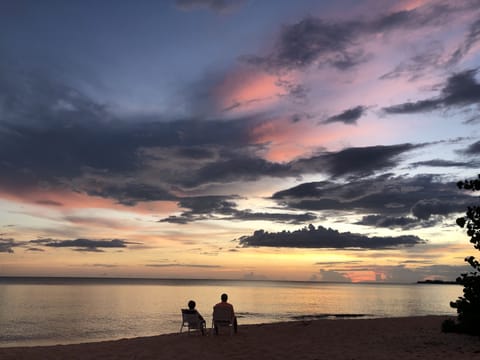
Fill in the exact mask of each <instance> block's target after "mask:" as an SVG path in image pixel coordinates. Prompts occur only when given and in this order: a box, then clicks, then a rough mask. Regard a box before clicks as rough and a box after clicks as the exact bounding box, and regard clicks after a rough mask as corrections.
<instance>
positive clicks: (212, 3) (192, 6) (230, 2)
mask: <svg viewBox="0 0 480 360" xmlns="http://www.w3.org/2000/svg"><path fill="white" fill-rule="evenodd" d="M244 2H245V0H175V5H176V6H177V8H179V9H181V10H186V11H190V10H196V9H201V8H205V9H210V10H213V11H215V12H225V11H230V10H233V9H236V8H238V7H239V6H241V5H242V4H243V3H244Z"/></svg>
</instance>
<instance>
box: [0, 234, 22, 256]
mask: <svg viewBox="0 0 480 360" xmlns="http://www.w3.org/2000/svg"><path fill="white" fill-rule="evenodd" d="M19 245H20V244H18V243H16V242H15V241H14V240H13V239H4V238H0V253H10V254H13V252H14V251H13V248H14V247H16V246H19Z"/></svg>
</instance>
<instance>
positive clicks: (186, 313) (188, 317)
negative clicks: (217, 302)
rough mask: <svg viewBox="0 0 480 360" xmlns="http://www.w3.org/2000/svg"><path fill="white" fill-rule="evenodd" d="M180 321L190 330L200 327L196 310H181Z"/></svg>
mask: <svg viewBox="0 0 480 360" xmlns="http://www.w3.org/2000/svg"><path fill="white" fill-rule="evenodd" d="M182 320H183V322H184V323H187V324H188V325H189V326H190V327H191V328H194V327H198V326H200V317H199V316H198V312H197V311H196V310H190V309H182Z"/></svg>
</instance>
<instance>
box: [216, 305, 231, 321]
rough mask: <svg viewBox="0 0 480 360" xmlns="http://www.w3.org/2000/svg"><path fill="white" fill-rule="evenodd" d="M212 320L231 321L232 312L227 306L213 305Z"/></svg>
mask: <svg viewBox="0 0 480 360" xmlns="http://www.w3.org/2000/svg"><path fill="white" fill-rule="evenodd" d="M213 321H221V322H230V323H231V322H232V321H233V313H232V310H231V309H230V308H229V307H227V306H215V307H214V308H213Z"/></svg>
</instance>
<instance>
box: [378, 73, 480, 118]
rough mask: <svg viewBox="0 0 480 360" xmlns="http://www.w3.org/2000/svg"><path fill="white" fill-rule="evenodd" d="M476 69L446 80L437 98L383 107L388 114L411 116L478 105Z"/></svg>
mask: <svg viewBox="0 0 480 360" xmlns="http://www.w3.org/2000/svg"><path fill="white" fill-rule="evenodd" d="M477 71H478V69H469V70H464V71H462V72H459V73H456V74H453V75H452V76H450V77H449V78H448V79H447V82H446V84H445V85H444V87H443V89H442V91H441V93H440V95H439V96H437V97H434V98H430V99H425V100H420V101H416V102H407V103H403V104H398V105H393V106H389V107H384V108H383V111H385V112H386V113H388V114H412V113H419V112H427V111H433V110H437V109H441V108H446V107H452V106H453V107H462V106H467V105H472V104H478V103H480V84H479V83H478V82H477V80H476V79H475V75H476V73H477Z"/></svg>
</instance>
